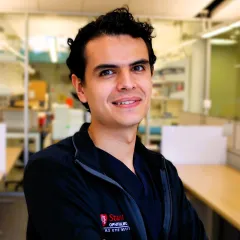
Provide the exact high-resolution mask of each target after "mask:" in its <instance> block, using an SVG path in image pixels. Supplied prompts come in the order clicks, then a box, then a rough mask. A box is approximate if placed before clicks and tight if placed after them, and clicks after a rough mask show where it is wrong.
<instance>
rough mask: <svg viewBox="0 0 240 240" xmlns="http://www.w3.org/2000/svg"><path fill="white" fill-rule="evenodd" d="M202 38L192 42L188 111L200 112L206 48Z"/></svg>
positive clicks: (201, 108)
mask: <svg viewBox="0 0 240 240" xmlns="http://www.w3.org/2000/svg"><path fill="white" fill-rule="evenodd" d="M205 47H206V45H205V42H204V40H198V41H197V42H196V43H194V44H193V48H192V58H191V74H190V84H189V85H190V86H189V97H190V100H189V109H188V111H189V112H193V113H202V110H203V97H204V81H205V61H206V53H205V52H206V50H205Z"/></svg>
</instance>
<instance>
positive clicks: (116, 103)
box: [113, 101, 137, 106]
mask: <svg viewBox="0 0 240 240" xmlns="http://www.w3.org/2000/svg"><path fill="white" fill-rule="evenodd" d="M135 102H137V101H125V102H115V103H113V104H115V105H118V106H119V105H129V104H133V103H135Z"/></svg>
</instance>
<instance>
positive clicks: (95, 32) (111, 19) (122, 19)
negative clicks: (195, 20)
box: [67, 7, 156, 109]
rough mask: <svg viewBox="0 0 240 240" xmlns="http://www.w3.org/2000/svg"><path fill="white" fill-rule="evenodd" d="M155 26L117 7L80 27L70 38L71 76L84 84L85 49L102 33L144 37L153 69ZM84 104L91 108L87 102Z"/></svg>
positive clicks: (69, 64)
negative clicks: (74, 35) (75, 34)
mask: <svg viewBox="0 0 240 240" xmlns="http://www.w3.org/2000/svg"><path fill="white" fill-rule="evenodd" d="M153 30H154V28H153V27H152V26H151V25H150V24H149V23H147V22H140V21H136V20H135V19H134V17H133V15H132V14H131V13H130V12H129V9H128V7H122V8H117V9H115V10H113V11H111V12H108V13H106V14H105V15H101V16H99V17H98V18H97V19H96V20H95V21H92V22H90V23H88V24H87V25H86V26H84V27H83V28H80V29H79V31H78V34H77V36H76V37H75V39H74V40H73V39H71V38H68V45H69V47H70V54H69V57H68V58H67V66H68V68H69V70H70V74H69V78H70V79H71V76H72V74H75V75H76V76H77V77H78V78H79V79H81V82H82V83H83V84H84V83H85V79H84V75H85V68H86V59H85V55H84V50H85V46H86V44H87V43H88V42H89V41H90V40H92V39H94V38H97V37H99V36H102V35H122V34H124V35H130V36H131V37H133V38H142V39H143V40H144V42H145V43H146V46H147V49H148V54H149V63H150V67H151V71H152V72H153V66H154V63H155V62H156V56H155V54H154V51H153V48H152V38H153V36H152V34H153ZM83 105H84V106H85V107H86V108H87V109H89V106H88V104H87V103H83Z"/></svg>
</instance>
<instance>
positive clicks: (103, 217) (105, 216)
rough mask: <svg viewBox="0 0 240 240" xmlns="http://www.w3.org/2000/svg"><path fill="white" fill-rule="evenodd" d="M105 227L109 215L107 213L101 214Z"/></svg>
mask: <svg viewBox="0 0 240 240" xmlns="http://www.w3.org/2000/svg"><path fill="white" fill-rule="evenodd" d="M100 217H101V221H102V225H103V227H105V226H106V225H107V220H108V216H107V214H100Z"/></svg>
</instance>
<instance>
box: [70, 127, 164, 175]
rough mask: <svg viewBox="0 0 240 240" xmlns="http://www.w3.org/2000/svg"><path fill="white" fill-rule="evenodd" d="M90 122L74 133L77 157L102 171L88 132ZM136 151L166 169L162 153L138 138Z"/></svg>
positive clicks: (148, 160)
mask: <svg viewBox="0 0 240 240" xmlns="http://www.w3.org/2000/svg"><path fill="white" fill-rule="evenodd" d="M89 126H90V123H84V124H83V125H82V127H81V128H80V130H79V131H78V132H77V133H75V134H74V135H73V138H72V139H73V144H74V146H75V148H76V153H75V158H76V159H78V160H80V161H81V162H83V163H84V164H86V165H87V166H89V167H91V168H93V169H95V170H97V171H100V172H102V170H101V165H100V161H99V156H98V151H97V149H96V147H95V145H94V143H93V141H92V139H91V138H90V136H89V134H88V127H89ZM135 151H137V152H138V153H140V154H142V155H143V156H144V159H146V162H147V163H149V165H151V166H152V167H155V168H156V167H157V168H161V169H164V164H163V162H164V157H163V156H162V155H161V154H160V153H156V152H153V151H150V150H148V149H147V148H146V147H145V146H144V145H143V144H142V143H141V141H140V139H139V137H137V139H136V144H135Z"/></svg>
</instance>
